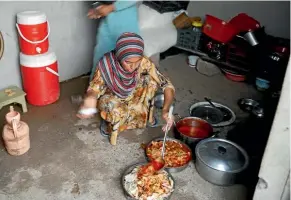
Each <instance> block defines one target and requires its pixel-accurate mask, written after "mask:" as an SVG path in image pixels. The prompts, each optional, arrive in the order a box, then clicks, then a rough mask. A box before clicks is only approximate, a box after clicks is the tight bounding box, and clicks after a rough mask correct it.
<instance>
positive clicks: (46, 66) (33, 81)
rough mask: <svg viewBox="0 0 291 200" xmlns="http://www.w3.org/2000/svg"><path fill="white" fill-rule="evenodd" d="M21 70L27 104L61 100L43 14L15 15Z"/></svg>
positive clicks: (56, 71) (47, 26) (56, 70)
mask: <svg viewBox="0 0 291 200" xmlns="http://www.w3.org/2000/svg"><path fill="white" fill-rule="evenodd" d="M16 28H17V30H18V36H19V47H20V51H21V52H20V66H21V74H22V83H23V89H24V91H25V92H26V100H27V102H28V103H29V104H32V105H35V106H45V105H48V104H52V103H54V102H56V101H57V100H58V99H59V97H60V84H59V74H58V62H57V57H56V55H55V53H54V52H52V51H50V50H49V38H48V37H49V33H50V28H49V23H48V21H47V17H46V15H45V13H43V12H40V11H25V12H21V13H18V14H17V24H16Z"/></svg>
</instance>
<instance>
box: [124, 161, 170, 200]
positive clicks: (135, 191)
mask: <svg viewBox="0 0 291 200" xmlns="http://www.w3.org/2000/svg"><path fill="white" fill-rule="evenodd" d="M142 167H144V166H137V167H135V168H134V169H133V170H132V171H131V172H130V173H129V174H127V175H126V176H125V177H124V180H123V181H124V189H125V190H126V191H127V193H128V194H129V195H131V196H132V197H133V198H135V199H137V200H164V199H165V198H167V197H169V196H170V195H171V193H172V192H173V191H174V181H173V180H172V179H171V177H170V176H169V174H168V173H167V172H166V171H165V170H160V171H158V172H155V173H154V174H151V175H147V176H145V175H142V176H139V175H140V171H141V170H142V169H143V168H142Z"/></svg>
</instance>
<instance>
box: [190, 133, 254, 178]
mask: <svg viewBox="0 0 291 200" xmlns="http://www.w3.org/2000/svg"><path fill="white" fill-rule="evenodd" d="M195 154H196V156H197V158H198V159H199V160H200V161H202V162H203V163H204V164H205V165H207V166H209V167H210V168H213V169H216V170H218V171H223V172H231V173H238V172H240V171H243V170H244V169H245V168H246V167H247V166H248V163H249V158H248V155H247V153H246V152H245V150H244V149H242V148H241V147H240V146H239V145H237V144H235V143H233V142H231V141H229V140H225V139H219V138H209V139H206V140H202V141H201V142H199V143H198V145H197V146H196V149H195Z"/></svg>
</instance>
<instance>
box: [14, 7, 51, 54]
mask: <svg viewBox="0 0 291 200" xmlns="http://www.w3.org/2000/svg"><path fill="white" fill-rule="evenodd" d="M16 28H17V31H18V37H19V47H20V51H21V52H22V53H24V54H26V55H37V54H43V53H46V52H47V51H48V49H49V39H48V37H49V34H50V28H49V23H48V21H47V17H46V15H45V13H43V12H40V11H25V12H21V13H18V14H17V23H16Z"/></svg>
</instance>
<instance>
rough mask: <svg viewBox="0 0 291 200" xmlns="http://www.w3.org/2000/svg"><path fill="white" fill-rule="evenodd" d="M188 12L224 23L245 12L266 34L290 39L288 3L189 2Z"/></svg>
mask: <svg viewBox="0 0 291 200" xmlns="http://www.w3.org/2000/svg"><path fill="white" fill-rule="evenodd" d="M188 12H189V14H190V15H191V16H205V14H210V15H213V16H216V17H218V18H220V19H222V20H225V21H228V20H230V19H231V18H232V17H234V16H235V15H237V14H238V13H242V12H245V13H247V14H248V15H250V16H251V17H253V18H255V19H256V20H258V21H259V22H260V23H261V25H264V26H265V28H266V31H267V33H269V34H271V35H274V36H278V37H284V38H290V2H289V1H285V2H282V1H277V2H275V1H215V2H211V1H205V2H201V1H191V2H190V4H189V6H188Z"/></svg>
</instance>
